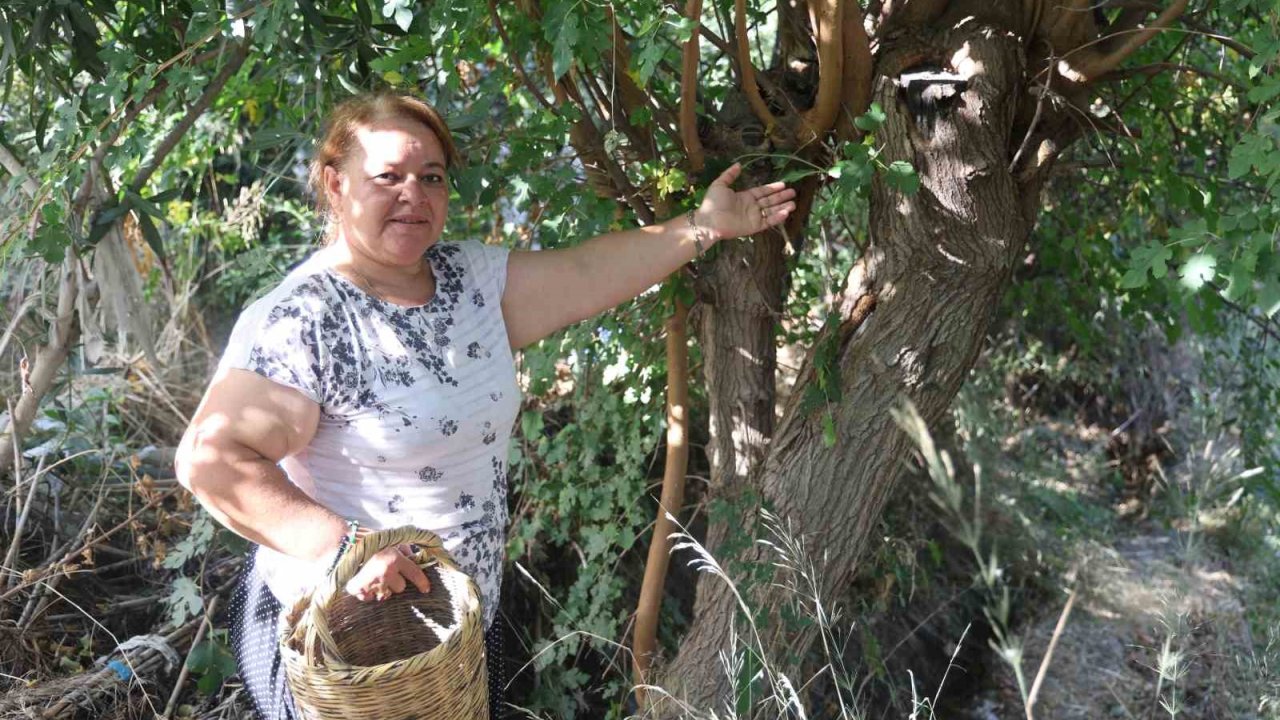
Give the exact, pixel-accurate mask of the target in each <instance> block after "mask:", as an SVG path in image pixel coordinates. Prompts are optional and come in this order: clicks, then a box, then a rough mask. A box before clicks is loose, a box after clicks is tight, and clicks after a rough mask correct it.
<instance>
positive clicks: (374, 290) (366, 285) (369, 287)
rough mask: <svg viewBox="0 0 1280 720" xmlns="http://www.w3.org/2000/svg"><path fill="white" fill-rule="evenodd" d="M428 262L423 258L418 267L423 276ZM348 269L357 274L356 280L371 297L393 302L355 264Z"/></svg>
mask: <svg viewBox="0 0 1280 720" xmlns="http://www.w3.org/2000/svg"><path fill="white" fill-rule="evenodd" d="M426 262H427V261H426V258H423V260H422V264H421V265H419V267H418V274H419V275H421V274H422V273H423V271H425V270H426ZM347 267H349V268H350V269H351V272H352V273H354V274H355V276H356V279H358V280H359V281H360V286H361V287H362V288H363V289H364V291H365V292H367V293H369V294H370V295H372V296H374V297H376V298H378V299H379V300H381V301H383V302H391V301H390V300H388V299H387V296H386V295H385V294H383V293H382V292H381V291H379V290H378V286H377V285H375V284H374V283H373V281H372V280H370V279H369V276H368V275H365V274H364V273H362V272H360V270H359V269H358V268H357V267H356V266H355V263H351V264H349V265H348V266H347ZM392 304H393V305H394V304H398V303H392Z"/></svg>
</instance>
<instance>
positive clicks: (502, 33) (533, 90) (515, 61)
mask: <svg viewBox="0 0 1280 720" xmlns="http://www.w3.org/2000/svg"><path fill="white" fill-rule="evenodd" d="M489 17H491V18H493V26H494V27H495V28H497V30H498V37H500V38H502V44H503V46H505V47H506V48H507V59H508V61H509V62H510V63H511V66H512V67H514V68H515V69H516V72H517V73H519V74H520V79H521V80H523V81H524V85H525V87H526V88H527V89H528V90H529V94H530V95H532V96H533V98H534V99H535V100H537V101H538V104H539V105H541V106H542V107H544V108H546V109H547V110H550V111H551V114H552V115H559V114H560V113H559V112H557V111H556V108H555V106H554V105H552V104H551V103H550V101H548V100H547V99H546V98H545V97H543V96H542V93H541V92H540V91H539V90H538V88H537V86H535V85H534V84H533V80H532V79H531V78H530V77H529V74H528V73H526V72H525V71H524V63H521V62H520V58H518V57H516V48H515V46H514V45H512V44H511V38H510V37H508V36H507V28H506V26H505V25H503V24H502V18H500V17H498V3H497V0H489Z"/></svg>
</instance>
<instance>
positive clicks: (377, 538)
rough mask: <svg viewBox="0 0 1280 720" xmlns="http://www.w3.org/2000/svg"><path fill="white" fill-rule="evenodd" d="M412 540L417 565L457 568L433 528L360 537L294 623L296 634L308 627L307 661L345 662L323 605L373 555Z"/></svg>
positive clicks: (377, 532) (305, 641) (407, 528)
mask: <svg viewBox="0 0 1280 720" xmlns="http://www.w3.org/2000/svg"><path fill="white" fill-rule="evenodd" d="M410 543H412V544H415V545H417V546H418V553H417V554H416V555H414V558H413V559H414V562H416V563H417V564H418V567H421V568H423V569H426V568H428V567H430V566H432V565H434V564H437V563H439V564H441V565H444V566H445V567H447V568H450V569H452V570H457V569H458V566H457V565H456V564H455V563H454V562H453V559H452V558H450V557H449V554H448V553H447V552H445V549H444V542H443V541H441V540H440V537H439V536H437V535H436V534H435V533H433V532H431V531H430V530H424V529H422V528H419V527H414V526H412V525H405V526H403V527H398V528H393V529H391V530H375V531H374V532H371V533H369V534H368V535H365V536H364V537H361V538H357V539H356V543H355V545H354V546H352V548H351V549H350V550H348V551H347V553H346V554H345V555H343V556H342V558H341V560H339V561H338V566H337V567H336V568H334V571H333V572H332V573H330V575H329V576H328V577H327V578H325V580H324V582H322V583H321V584H320V585H319V586H318V587H317V588H316V590H315V593H314V594H312V596H311V600H310V602H309V603H308V605H307V609H306V610H305V611H304V612H303V614H302V617H301V618H300V619H299V621H298V624H297V625H296V626H295V637H296V631H297V630H299V629H302V628H305V632H304V636H303V642H302V648H303V656H304V657H305V658H306V661H307V663H308V664H310V665H314V664H316V663H317V661H319V660H320V659H321V658H323V660H324V663H325V664H327V665H331V664H334V663H343V662H345V661H344V660H343V659H342V655H341V654H340V653H339V652H338V647H337V643H335V642H334V640H333V634H332V633H330V632H329V623H328V622H327V620H326V619H325V613H324V612H323V608H324V607H325V606H327V605H328V604H329V601H330V600H331V599H332V598H333V597H334V595H335V594H337V593H338V592H342V591H343V588H344V586H345V585H346V584H347V581H348V580H350V579H351V578H352V577H354V576H355V574H356V573H357V572H359V571H360V568H362V567H364V564H365V563H366V562H368V561H369V559H370V558H372V557H373V556H374V555H376V554H378V553H379V552H381V551H383V550H385V549H387V548H389V547H396V546H397V545H405V544H410Z"/></svg>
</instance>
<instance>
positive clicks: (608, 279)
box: [502, 163, 795, 349]
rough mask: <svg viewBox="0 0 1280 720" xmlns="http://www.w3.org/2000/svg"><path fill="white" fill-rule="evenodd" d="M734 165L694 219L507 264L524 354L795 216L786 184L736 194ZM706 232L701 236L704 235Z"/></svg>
mask: <svg viewBox="0 0 1280 720" xmlns="http://www.w3.org/2000/svg"><path fill="white" fill-rule="evenodd" d="M741 172H742V167H741V166H740V165H738V164H736V163H735V164H734V165H733V166H731V167H730V168H729V169H728V170H725V171H724V172H723V173H721V175H720V177H718V178H716V179H715V181H714V182H712V183H711V185H710V187H708V188H707V192H706V195H705V196H704V197H703V199H702V204H701V205H700V206H699V207H698V209H697V211H696V212H695V215H694V219H695V222H696V223H697V227H696V228H695V227H693V226H692V225H691V224H690V222H689V217H688V214H687V213H686V214H684V215H680V216H678V217H675V218H672V219H670V220H667V221H665V222H661V223H656V224H654V225H649V226H646V227H641V228H636V229H634V230H624V231H621V232H613V233H609V234H607V235H601V236H599V237H595V238H592V239H591V240H588V241H586V242H584V243H582V244H581V245H578V246H576V247H572V248H565V249H560V250H541V251H535V252H513V253H511V256H510V259H509V260H508V262H507V286H506V291H505V292H504V293H503V296H502V314H503V318H504V319H505V320H506V324H507V335H508V337H509V338H510V341H511V347H512V348H513V349H518V348H521V347H524V346H526V345H529V344H531V343H534V342H537V341H538V340H541V339H542V338H544V337H546V336H547V335H550V334H551V333H553V332H555V331H557V330H559V329H561V328H563V327H565V326H567V325H571V324H573V323H575V322H578V321H580V320H585V319H586V318H589V317H593V316H595V315H598V314H600V313H601V312H603V311H605V310H608V309H609V308H612V307H614V306H616V305H618V304H620V303H622V302H624V301H626V300H630V299H631V298H634V297H636V296H637V295H639V294H640V293H642V292H644V291H645V290H646V289H647V288H649V287H652V286H653V285H654V284H655V283H657V282H660V281H661V280H662V279H663V278H665V277H666V276H668V275H670V274H671V273H672V272H674V271H675V270H676V269H677V268H679V267H680V266H682V265H684V264H685V263H687V262H689V261H690V260H692V259H693V258H694V257H695V256H696V255H697V253H698V247H697V246H698V244H699V242H695V240H698V241H700V243H701V244H702V246H703V248H702V249H703V250H707V249H710V247H711V246H712V245H713V244H715V243H716V242H719V241H720V240H724V239H730V238H736V237H743V236H747V235H753V234H755V233H759V232H762V231H764V230H766V229H768V228H771V227H774V226H775V225H779V224H781V223H782V222H783V221H784V220H786V219H787V216H788V215H790V214H791V211H792V210H794V209H795V203H794V202H793V201H792V200H793V198H794V197H795V191H794V190H792V189H790V188H788V187H786V185H784V184H783V183H780V182H776V183H770V184H768V185H760V186H758V187H754V188H750V189H747V190H742V191H735V190H733V188H732V187H730V186H731V185H732V184H733V181H734V180H736V179H737V177H738V175H739V174H740V173H741ZM699 229H701V230H702V231H703V232H699Z"/></svg>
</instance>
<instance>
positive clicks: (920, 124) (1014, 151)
mask: <svg viewBox="0 0 1280 720" xmlns="http://www.w3.org/2000/svg"><path fill="white" fill-rule="evenodd" d="M1182 7H1185V3H1181V2H1175V3H1173V4H1172V5H1171V6H1170V7H1169V11H1166V12H1165V13H1162V14H1161V15H1160V16H1159V17H1158V18H1157V20H1156V22H1155V23H1154V24H1153V25H1155V26H1162V25H1167V24H1168V23H1169V22H1171V21H1172V20H1173V19H1176V17H1177V14H1178V13H1180V12H1181V9H1182ZM1097 18H1098V16H1096V15H1094V14H1093V13H1091V12H1090V7H1089V6H1088V4H1087V3H1086V2H1076V1H1074V0H1070V1H1068V2H1065V3H1049V2H1040V1H1037V0H1028V1H1026V2H1021V3H1002V4H999V5H994V6H993V5H991V4H988V3H983V2H978V1H976V0H968V1H965V0H961V1H958V2H945V1H941V0H935V1H934V2H887V3H885V5H884V7H883V8H882V9H881V14H880V16H879V18H878V19H879V23H878V27H877V33H876V34H877V39H878V43H877V45H878V47H877V51H876V57H875V71H874V78H875V80H874V82H875V98H876V100H877V102H878V103H879V104H880V106H881V107H883V108H884V110H885V112H886V114H887V120H886V122H885V124H884V126H883V127H882V128H880V130H879V131H878V132H877V135H876V140H877V145H878V146H882V147H883V150H882V153H881V155H880V158H881V160H883V162H885V163H886V164H887V163H891V162H894V161H897V160H905V161H907V162H910V163H911V164H912V165H913V166H914V167H915V168H916V170H917V172H918V173H919V176H920V179H921V187H920V190H919V192H918V193H917V194H915V195H911V196H907V195H904V194H902V193H901V192H899V191H897V190H895V189H893V188H892V187H890V186H889V185H887V184H886V183H885V182H884V181H883V180H882V179H879V178H878V179H877V180H876V181H875V182H874V185H873V190H872V199H871V218H870V231H871V244H870V247H869V249H868V251H867V252H866V254H865V255H864V257H863V258H862V259H861V260H860V261H859V262H858V264H857V265H856V267H855V268H854V269H853V271H852V273H851V274H850V276H849V277H848V279H847V290H846V294H845V297H844V299H843V303H842V307H841V313H842V319H843V322H842V323H841V325H840V327H839V328H838V330H836V331H835V332H836V337H835V338H833V339H832V341H834V342H836V343H838V345H837V346H838V348H839V350H838V353H837V354H836V359H835V361H834V364H835V365H836V366H838V372H839V377H840V383H841V388H842V397H841V399H840V401H839V403H838V404H836V405H834V406H833V407H831V408H830V411H831V412H832V414H833V416H834V420H835V424H836V429H837V435H838V438H839V440H838V445H837V447H836V448H835V449H834V450H832V449H830V448H827V447H826V446H825V445H824V443H823V439H822V435H823V433H822V414H823V413H821V412H813V413H805V412H803V411H802V410H801V407H800V406H801V401H802V398H803V396H804V392H803V390H804V388H803V385H804V384H805V383H808V382H812V381H813V377H814V367H813V365H812V363H813V358H812V357H811V358H810V361H809V362H808V363H807V364H806V367H805V368H803V369H802V371H801V375H800V381H799V383H800V385H799V386H798V387H797V388H796V392H794V393H793V394H792V396H791V399H790V401H789V403H788V406H787V407H786V409H785V412H784V416H783V420H782V421H781V422H780V423H779V424H778V427H777V429H776V432H769V428H770V427H771V426H772V424H773V419H772V410H771V409H769V410H767V411H766V409H765V408H764V407H761V406H758V405H756V404H755V401H756V400H757V398H760V399H763V398H764V397H771V394H772V386H773V385H772V372H771V370H766V369H764V367H762V366H768V367H770V368H771V366H772V357H773V349H772V342H773V338H772V336H771V335H769V336H768V337H767V338H765V337H763V336H762V333H766V332H767V331H766V330H765V329H764V322H765V320H764V316H765V312H764V311H763V308H764V307H765V306H766V305H767V304H768V303H766V302H762V301H761V300H760V298H761V297H765V296H768V295H766V294H765V293H761V292H760V289H761V288H762V287H765V288H768V289H769V290H770V291H772V288H773V287H774V285H772V284H770V285H767V286H761V285H758V284H757V283H754V282H753V281H752V280H751V279H750V278H758V277H760V275H761V273H769V272H771V271H772V267H773V266H772V265H771V264H770V263H771V262H772V261H773V260H774V258H775V256H774V255H773V254H772V247H771V246H770V245H769V243H767V242H766V243H760V242H759V241H757V245H756V246H755V247H754V248H753V249H750V250H748V249H747V248H743V247H735V248H733V249H732V250H731V251H730V252H727V253H725V256H724V257H723V258H722V262H718V263H717V265H716V268H715V271H716V273H717V275H716V276H713V277H712V278H709V279H708V281H707V284H708V285H709V286H711V289H710V291H709V292H707V293H706V302H707V304H708V306H709V307H708V308H707V311H706V312H704V316H703V317H704V320H703V327H702V332H701V341H702V343H703V351H704V355H705V358H706V372H707V384H708V388H709V390H710V397H711V425H712V433H713V442H712V447H711V461H712V465H713V471H712V477H713V481H714V482H713V492H717V493H720V494H721V495H722V496H723V495H733V494H734V493H735V492H738V491H740V490H741V489H743V488H752V489H754V490H756V491H757V492H759V493H760V495H761V497H762V498H763V501H764V502H766V503H768V504H770V505H772V507H773V508H774V509H775V511H776V512H777V514H778V515H780V516H782V517H784V518H786V519H787V520H788V521H789V522H790V523H791V527H792V528H793V529H794V532H795V533H796V534H797V535H798V536H799V537H801V538H803V539H804V540H805V541H806V544H807V545H808V546H809V547H811V548H812V549H813V550H815V552H820V553H821V556H822V558H823V562H824V568H825V581H826V583H827V584H828V587H830V588H841V587H844V586H846V585H847V583H848V582H849V580H850V579H851V578H852V577H853V575H854V573H855V571H856V569H857V564H858V560H859V558H860V557H861V555H862V553H863V550H864V548H865V546H866V544H867V543H866V541H867V538H868V536H869V533H870V531H871V530H873V529H874V527H875V525H876V522H877V521H878V518H879V516H880V513H881V511H882V509H883V507H884V504H885V501H886V499H887V497H888V495H889V493H890V490H891V489H892V488H893V486H894V484H895V483H896V481H897V480H898V478H899V477H900V476H901V473H902V470H903V467H904V458H906V457H907V456H908V454H909V451H910V447H909V440H908V439H907V437H906V436H905V435H904V434H903V433H902V432H901V431H900V430H899V429H898V428H897V427H896V425H895V424H894V421H893V420H892V418H891V414H890V410H891V409H892V408H894V407H895V406H898V405H899V404H900V403H902V402H903V401H905V400H909V401H911V402H912V403H914V405H915V406H916V407H917V408H918V410H919V411H920V413H921V415H922V416H923V417H924V419H925V420H926V422H932V421H934V420H936V419H937V418H938V417H940V416H941V414H942V413H943V412H944V411H945V410H946V409H947V407H948V406H949V404H950V402H951V400H952V399H953V397H954V396H955V394H956V392H957V391H958V390H959V388H960V386H961V384H962V383H963V381H964V378H965V377H966V375H967V373H968V372H969V370H970V368H971V367H972V366H973V364H974V362H975V360H976V358H977V356H978V353H979V351H980V350H981V347H982V342H983V339H984V337H985V335H986V331H987V326H988V324H989V322H990V319H991V317H992V316H993V314H994V312H995V310H996V307H997V304H998V302H999V299H1000V297H1001V295H1002V293H1003V292H1004V290H1005V289H1006V287H1007V285H1008V282H1009V279H1010V277H1011V272H1012V268H1013V266H1014V264H1015V262H1016V261H1017V259H1018V258H1019V257H1020V254H1021V252H1022V250H1023V247H1024V244H1025V242H1026V240H1027V238H1028V236H1029V234H1030V232H1031V229H1032V227H1033V226H1034V221H1035V215H1036V212H1037V210H1038V208H1039V205H1040V201H1039V193H1040V190H1041V187H1042V185H1043V182H1044V178H1045V177H1046V175H1047V172H1048V169H1049V168H1050V167H1051V165H1052V163H1053V161H1054V160H1055V159H1056V158H1057V157H1058V156H1059V155H1060V153H1061V152H1062V150H1063V149H1064V148H1065V147H1067V146H1068V145H1069V144H1070V142H1071V141H1072V140H1073V139H1074V138H1075V136H1076V135H1077V134H1078V130H1076V129H1075V128H1076V127H1078V126H1079V125H1080V123H1079V122H1078V119H1077V118H1073V117H1071V115H1072V113H1075V114H1077V115H1078V114H1079V113H1080V112H1081V110H1080V109H1079V108H1083V107H1087V102H1085V98H1086V97H1087V96H1088V95H1089V91H1090V88H1089V83H1091V82H1093V81H1095V80H1096V79H1097V78H1098V77H1099V76H1101V75H1104V74H1105V73H1106V72H1109V71H1110V70H1112V69H1114V68H1115V66H1116V65H1117V63H1119V62H1120V61H1121V60H1122V59H1123V57H1124V56H1126V55H1128V54H1129V53H1132V52H1133V51H1134V50H1135V49H1136V47H1137V44H1132V43H1128V42H1126V41H1124V40H1122V39H1117V37H1118V38H1127V37H1128V36H1130V35H1132V34H1133V32H1132V31H1133V27H1132V24H1133V23H1135V22H1136V21H1134V20H1132V19H1131V18H1126V19H1120V20H1117V21H1116V23H1115V24H1113V25H1110V26H1106V27H1098V26H1097V25H1096V24H1095V22H1096V21H1097ZM1143 33H1144V39H1145V38H1149V37H1150V35H1151V34H1152V33H1151V32H1147V31H1143ZM1139 44H1140V43H1139ZM920 70H924V71H930V72H943V73H946V74H948V75H950V76H952V77H953V78H955V79H956V80H958V81H959V82H950V81H949V82H948V87H945V88H939V87H937V86H936V85H935V86H933V87H931V88H929V90H930V91H931V92H932V94H931V95H928V96H925V97H923V98H922V97H920V96H919V95H917V96H915V97H912V96H911V93H912V92H913V90H912V89H911V88H907V87H902V83H901V80H902V75H903V74H904V73H906V72H909V71H920ZM1050 78H1051V79H1050ZM895 80H897V81H899V82H895ZM1047 83H1051V84H1052V86H1053V87H1052V91H1050V90H1049V89H1048V88H1046V84H1047ZM952 89H954V90H955V92H954V93H952V92H950V90H952ZM938 90H942V92H938ZM914 92H917V93H919V92H921V91H920V90H919V89H918V88H917V89H916V90H914ZM1046 96H1051V97H1050V101H1049V102H1048V103H1046V102H1045V98H1046ZM1046 106H1047V107H1046ZM749 252H753V253H755V254H756V257H755V258H754V259H752V260H750V262H751V263H752V265H753V266H752V267H750V268H748V267H746V266H745V265H744V264H743V263H744V260H745V256H746V255H747V253H749ZM758 263H764V264H763V265H759V264H758ZM783 283H785V277H784V278H783V279H782V281H781V282H779V284H778V285H777V287H779V288H781V287H782V286H783ZM768 297H772V296H768ZM747 308H754V309H755V310H756V311H757V312H758V313H759V315H758V318H759V323H760V324H756V323H755V322H753V321H752V320H751V319H750V318H751V315H750V314H749V313H748V312H744V310H745V309H747ZM766 340H767V341H766ZM766 346H767V347H766ZM743 513H744V514H743V516H742V518H741V522H739V523H735V524H733V527H736V528H749V527H751V525H752V517H753V513H754V510H753V509H752V508H750V507H748V508H745V509H744V510H743ZM724 532H725V530H724V527H721V528H720V532H716V530H715V529H713V531H712V532H711V533H710V536H709V537H708V548H709V549H710V550H711V552H712V553H713V555H714V554H715V553H716V550H717V548H718V545H719V543H720V542H721V541H722V540H723V535H724ZM729 532H732V530H731V531H729ZM766 552H767V551H763V550H761V548H759V547H758V546H757V547H755V548H754V549H753V550H751V551H750V553H749V556H748V557H747V558H745V560H746V561H747V562H753V561H754V562H757V563H768V562H771V561H772V560H771V558H769V557H766V554H765V553H766ZM720 559H721V560H722V561H723V560H725V558H720ZM739 560H743V558H739ZM784 595H785V593H784V592H779V591H778V590H777V589H776V587H756V588H752V591H751V594H750V595H749V599H748V602H749V603H750V604H751V605H752V607H753V608H756V609H757V610H763V611H765V612H766V613H776V611H777V610H778V608H779V607H780V606H781V604H782V603H783V602H784V601H785V597H784ZM736 614H737V606H736V601H735V598H734V596H733V594H732V593H731V592H730V591H729V589H728V588H727V586H726V585H725V583H724V582H723V581H722V580H721V579H719V578H715V577H704V578H703V579H702V580H701V581H700V582H699V587H698V593H697V600H696V604H695V610H694V619H693V622H692V623H691V625H690V631H689V633H688V634H687V635H686V637H685V639H684V641H683V642H682V644H681V648H680V652H679V654H678V655H677V657H676V658H675V659H674V660H673V661H672V663H671V664H670V665H669V666H668V668H667V669H666V672H665V674H664V676H663V677H664V681H665V682H664V686H665V687H667V688H668V689H670V690H672V691H673V693H674V695H675V696H677V697H680V698H682V699H683V700H684V701H685V702H687V703H688V705H689V706H691V707H694V708H697V709H699V710H703V711H707V710H712V709H714V710H717V711H719V710H721V709H723V708H725V707H732V705H733V698H732V697H730V693H729V692H728V691H729V679H728V678H727V677H726V672H725V670H724V668H723V665H722V663H721V661H720V658H719V654H720V652H721V651H722V650H724V649H725V648H726V645H727V639H728V637H729V628H730V627H731V625H732V623H734V621H735V620H734V619H735V615H736ZM782 625H783V623H781V622H774V623H771V626H772V628H773V629H775V630H779V629H780V628H781V627H782ZM810 639H811V636H809V635H807V634H805V633H804V632H800V633H798V634H791V635H787V636H785V637H784V636H783V635H782V634H781V631H780V630H779V634H778V635H775V636H774V637H772V638H769V639H767V640H766V642H767V644H769V645H770V646H771V649H772V650H774V651H776V652H779V654H781V652H782V651H785V650H786V649H788V648H789V649H791V650H796V651H800V652H803V650H804V649H805V648H806V647H807V643H808V641H809V640H810ZM662 712H663V713H664V714H673V713H678V712H679V711H678V709H677V708H676V707H675V706H674V703H671V704H668V707H666V708H664V710H663V711H662Z"/></svg>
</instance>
